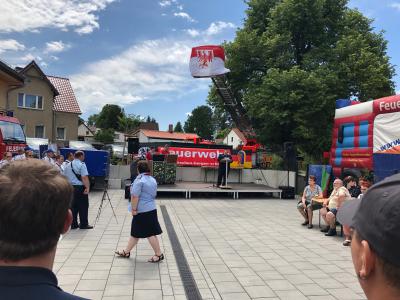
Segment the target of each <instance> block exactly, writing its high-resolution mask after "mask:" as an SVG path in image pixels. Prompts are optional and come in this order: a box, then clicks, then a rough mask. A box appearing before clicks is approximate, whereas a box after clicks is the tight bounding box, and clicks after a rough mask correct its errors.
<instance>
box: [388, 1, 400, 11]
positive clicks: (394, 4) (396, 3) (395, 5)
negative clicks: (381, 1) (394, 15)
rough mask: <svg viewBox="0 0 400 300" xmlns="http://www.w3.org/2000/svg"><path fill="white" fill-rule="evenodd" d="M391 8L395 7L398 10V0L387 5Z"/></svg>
mask: <svg viewBox="0 0 400 300" xmlns="http://www.w3.org/2000/svg"><path fill="white" fill-rule="evenodd" d="M389 6H390V7H391V8H394V9H397V10H399V11H400V3H399V2H393V3H391V4H390V5H389Z"/></svg>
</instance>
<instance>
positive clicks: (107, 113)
mask: <svg viewBox="0 0 400 300" xmlns="http://www.w3.org/2000/svg"><path fill="white" fill-rule="evenodd" d="M123 116H124V111H123V109H122V108H121V107H120V106H118V105H115V104H106V105H104V106H103V108H102V110H101V112H100V113H99V115H98V117H97V119H96V127H98V128H102V129H109V128H111V129H114V130H120V129H121V128H120V123H119V118H122V117H123Z"/></svg>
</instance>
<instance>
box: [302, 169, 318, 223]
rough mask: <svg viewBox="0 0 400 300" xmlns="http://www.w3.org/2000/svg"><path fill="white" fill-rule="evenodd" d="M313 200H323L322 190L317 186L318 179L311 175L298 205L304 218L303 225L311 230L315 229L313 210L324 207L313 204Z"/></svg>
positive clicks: (316, 203)
mask: <svg viewBox="0 0 400 300" xmlns="http://www.w3.org/2000/svg"><path fill="white" fill-rule="evenodd" d="M313 198H314V199H322V189H321V187H320V186H319V185H318V184H316V177H315V176H314V175H310V176H309V177H308V185H307V186H306V187H305V189H304V192H303V196H302V197H301V200H300V201H299V203H298V204H297V209H298V210H299V212H300V214H301V215H302V216H303V218H304V222H303V223H302V224H301V225H303V226H305V225H308V228H309V229H311V228H313V225H312V218H313V210H317V209H321V208H322V205H321V204H320V203H318V202H314V203H313V201H312V199H313Z"/></svg>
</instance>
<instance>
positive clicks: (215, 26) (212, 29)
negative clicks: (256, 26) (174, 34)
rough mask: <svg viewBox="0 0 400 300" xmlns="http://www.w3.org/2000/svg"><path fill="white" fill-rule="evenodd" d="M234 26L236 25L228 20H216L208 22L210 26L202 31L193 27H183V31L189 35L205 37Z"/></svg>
mask: <svg viewBox="0 0 400 300" xmlns="http://www.w3.org/2000/svg"><path fill="white" fill-rule="evenodd" d="M235 27H236V26H235V24H233V23H230V22H224V21H216V22H212V23H211V24H210V26H209V27H208V28H207V29H206V30H203V31H201V30H198V29H194V28H191V29H185V30H184V31H185V32H186V33H187V34H188V35H190V36H191V37H198V36H202V37H205V38H206V37H212V36H215V35H218V34H220V33H222V32H223V31H224V30H226V29H232V28H235Z"/></svg>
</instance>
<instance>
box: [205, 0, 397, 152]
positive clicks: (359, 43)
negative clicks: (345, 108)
mask: <svg viewBox="0 0 400 300" xmlns="http://www.w3.org/2000/svg"><path fill="white" fill-rule="evenodd" d="M247 3H248V10H247V11H246V13H247V18H246V20H245V23H244V27H243V28H242V29H240V30H239V31H238V32H237V36H236V38H235V40H234V41H233V42H232V43H227V44H225V45H224V46H225V51H226V53H227V56H228V60H227V66H228V68H229V69H231V73H230V74H229V80H230V83H231V87H232V89H233V91H234V94H235V96H236V97H237V98H238V100H239V101H242V102H243V103H244V105H245V107H246V109H247V110H248V112H249V115H250V117H251V119H252V120H253V122H254V124H253V125H254V127H255V129H256V132H257V134H258V138H259V139H260V140H261V141H262V142H264V143H266V144H270V145H272V146H274V145H282V143H283V142H285V141H293V142H295V143H296V144H297V145H298V147H299V148H300V149H301V150H303V151H305V152H307V153H308V154H311V155H313V156H314V157H318V156H319V155H320V154H321V153H322V152H323V150H326V149H328V148H329V145H330V138H331V137H330V135H331V124H332V122H333V114H334V109H335V100H336V99H339V98H350V97H356V98H358V99H359V100H360V101H367V100H369V99H374V98H378V97H382V96H387V95H390V94H393V92H394V84H393V81H392V76H393V75H394V68H393V66H392V65H391V64H390V62H389V57H388V56H387V42H386V41H385V39H384V37H383V34H382V32H374V30H373V28H372V26H371V22H372V21H371V20H370V19H368V18H366V17H365V16H363V15H362V14H361V13H360V12H359V11H357V10H354V9H350V8H348V6H347V0H249V1H247ZM208 103H209V104H210V105H212V107H213V108H214V109H216V108H219V107H221V100H220V99H219V98H218V97H216V95H215V93H213V91H212V90H210V93H209V100H208Z"/></svg>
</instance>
